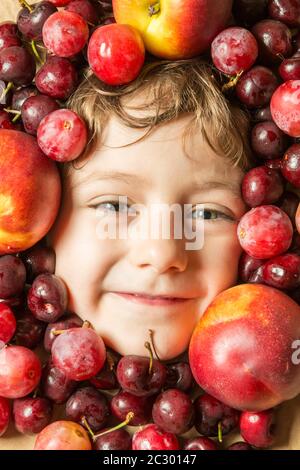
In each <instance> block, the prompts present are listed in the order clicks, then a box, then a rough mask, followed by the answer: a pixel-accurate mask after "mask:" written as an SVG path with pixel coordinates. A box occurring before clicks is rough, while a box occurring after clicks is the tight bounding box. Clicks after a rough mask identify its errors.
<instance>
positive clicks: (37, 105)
mask: <svg viewBox="0 0 300 470" xmlns="http://www.w3.org/2000/svg"><path fill="white" fill-rule="evenodd" d="M56 109H59V106H58V104H57V102H56V101H55V100H54V99H53V98H51V97H50V96H47V95H36V96H31V97H30V98H28V99H27V100H26V101H25V102H24V104H23V106H22V111H21V116H22V121H23V125H24V128H25V131H26V132H27V133H28V134H32V135H36V133H37V129H38V127H39V124H40V122H41V121H42V119H44V117H45V116H47V114H49V113H52V112H53V111H55V110H56Z"/></svg>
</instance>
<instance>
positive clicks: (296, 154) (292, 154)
mask: <svg viewBox="0 0 300 470" xmlns="http://www.w3.org/2000/svg"><path fill="white" fill-rule="evenodd" d="M281 171H282V174H283V176H284V177H285V178H286V179H287V180H288V181H289V182H290V183H292V184H293V185H294V186H296V188H300V144H294V145H292V146H291V147H290V148H289V149H288V150H287V152H286V154H285V155H284V157H283V160H282V166H281Z"/></svg>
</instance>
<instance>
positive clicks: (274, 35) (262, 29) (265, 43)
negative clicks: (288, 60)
mask: <svg viewBox="0 0 300 470" xmlns="http://www.w3.org/2000/svg"><path fill="white" fill-rule="evenodd" d="M252 33H253V34H254V36H255V37H256V40H257V42H258V45H259V55H260V59H261V60H262V61H263V63H266V64H269V65H273V64H278V63H280V62H281V60H282V59H281V58H282V56H283V57H289V56H290V55H291V54H292V34H291V32H290V30H289V28H288V27H287V26H286V25H285V24H283V23H281V22H280V21H276V20H262V21H260V22H259V23H256V25H254V26H253V28H252Z"/></svg>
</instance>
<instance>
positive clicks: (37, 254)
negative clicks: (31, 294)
mask: <svg viewBox="0 0 300 470" xmlns="http://www.w3.org/2000/svg"><path fill="white" fill-rule="evenodd" d="M55 258H56V255H55V251H54V250H53V248H52V247H50V246H41V245H39V244H37V245H35V246H33V247H32V248H31V249H30V250H27V251H25V252H22V253H21V259H22V260H23V263H24V264H25V268H26V274H27V276H26V281H27V283H28V284H32V282H33V280H34V279H35V278H36V277H37V276H38V275H39V274H45V273H50V274H54V271H55V261H56V259H55Z"/></svg>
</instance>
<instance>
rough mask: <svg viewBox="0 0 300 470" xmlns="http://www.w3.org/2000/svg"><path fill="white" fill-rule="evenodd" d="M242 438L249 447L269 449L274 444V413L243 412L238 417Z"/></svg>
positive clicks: (267, 411)
mask: <svg viewBox="0 0 300 470" xmlns="http://www.w3.org/2000/svg"><path fill="white" fill-rule="evenodd" d="M240 432H241V436H242V438H243V439H244V440H245V441H246V442H247V443H248V444H250V445H252V446H254V447H259V448H262V449H263V448H267V447H270V446H271V445H272V444H273V442H274V437H275V436H274V411H273V410H272V409H270V410H266V411H260V412H257V413H255V412H249V411H243V412H242V413H241V417H240Z"/></svg>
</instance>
